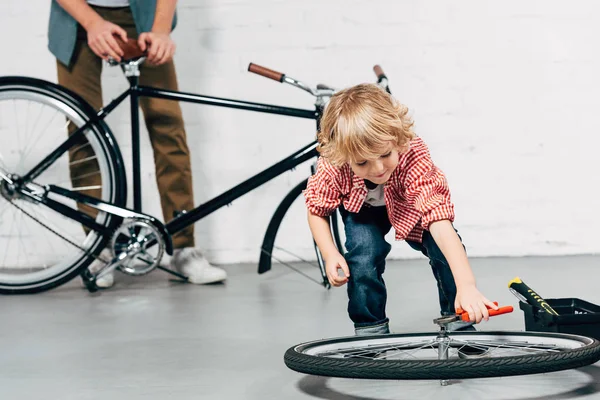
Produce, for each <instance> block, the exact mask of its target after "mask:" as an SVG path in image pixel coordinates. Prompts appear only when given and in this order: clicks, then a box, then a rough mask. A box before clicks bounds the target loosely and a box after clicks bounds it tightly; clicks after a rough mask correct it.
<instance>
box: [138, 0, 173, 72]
mask: <svg viewBox="0 0 600 400" xmlns="http://www.w3.org/2000/svg"><path fill="white" fill-rule="evenodd" d="M176 4H177V0H158V1H157V2H156V11H155V15H154V23H153V24H152V30H151V31H150V32H143V33H141V34H140V37H139V38H138V45H139V46H140V48H141V49H142V50H144V51H145V50H146V49H147V50H148V61H149V62H150V63H151V64H154V65H161V64H164V63H166V62H168V61H169V60H171V59H172V58H173V55H174V54H175V42H173V40H172V39H171V26H172V24H173V17H174V16H175V6H176Z"/></svg>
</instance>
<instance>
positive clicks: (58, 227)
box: [0, 77, 126, 293]
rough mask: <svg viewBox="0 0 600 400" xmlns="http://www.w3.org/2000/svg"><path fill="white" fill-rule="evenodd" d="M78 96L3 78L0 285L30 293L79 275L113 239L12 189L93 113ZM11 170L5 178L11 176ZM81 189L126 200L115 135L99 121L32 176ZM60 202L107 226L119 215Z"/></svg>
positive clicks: (37, 182) (2, 289) (40, 182)
mask: <svg viewBox="0 0 600 400" xmlns="http://www.w3.org/2000/svg"><path fill="white" fill-rule="evenodd" d="M94 114H95V112H94V110H93V109H92V108H91V107H90V106H89V105H88V104H87V103H85V102H84V101H83V100H82V99H81V98H79V97H78V96H76V95H75V94H73V93H71V92H69V91H67V90H66V89H64V88H62V87H60V86H58V85H55V84H53V83H50V82H46V81H42V80H38V79H32V78H25V77H3V78H0V138H1V139H0V141H1V143H2V146H1V147H0V293H33V292H39V291H43V290H47V289H50V288H53V287H55V286H58V285H60V284H62V283H64V282H66V281H68V280H70V279H72V278H73V277H74V276H76V275H77V274H78V273H79V272H80V271H81V270H82V269H83V268H85V267H87V266H88V265H89V264H90V263H91V261H92V260H93V256H92V255H93V254H97V253H98V252H100V250H101V248H102V247H103V246H104V245H105V243H106V241H107V240H108V238H107V237H104V235H101V234H98V233H96V232H95V231H92V230H90V229H87V228H86V229H84V228H83V227H82V225H81V224H80V223H79V222H76V221H74V220H72V219H70V218H68V217H66V216H64V215H63V214H61V213H59V212H57V211H54V210H53V209H51V208H49V207H47V206H46V205H44V204H42V203H40V202H36V201H35V200H32V199H31V198H28V197H27V196H23V195H22V194H19V192H15V191H14V190H12V189H11V186H10V184H9V180H10V179H13V180H14V179H19V178H20V177H23V176H24V175H25V174H26V173H27V172H28V171H30V170H31V169H32V168H33V167H34V166H35V165H37V164H38V163H39V162H40V161H41V160H43V159H44V158H45V157H46V156H48V155H49V154H50V152H51V151H53V150H54V149H56V148H57V147H58V146H59V145H60V144H61V143H63V142H64V141H65V140H66V139H67V137H68V133H69V132H71V133H72V132H73V131H75V130H76V129H77V128H78V127H81V126H82V125H84V124H85V123H86V122H88V121H89V120H90V119H91V118H93V117H94ZM7 177H8V179H7ZM50 184H52V185H55V186H59V187H62V188H65V189H69V190H72V191H77V192H79V193H83V194H86V195H89V196H92V197H95V198H98V199H101V200H103V201H106V202H110V203H113V204H115V205H117V206H123V205H124V204H125V190H126V186H125V176H124V171H123V166H122V159H121V155H120V152H119V150H118V148H116V145H115V143H114V138H113V136H112V134H111V133H110V131H109V130H108V128H107V127H106V125H105V124H104V123H102V122H99V123H94V124H91V125H90V128H89V129H87V130H86V131H85V133H84V135H83V136H82V137H81V139H80V140H78V141H77V143H75V144H73V146H72V147H71V148H69V149H68V151H66V152H65V153H64V154H63V155H62V156H61V157H60V158H59V159H57V160H56V161H55V162H54V163H53V164H52V165H50V166H49V168H47V169H46V170H45V171H44V172H43V173H42V174H41V175H39V176H38V177H36V178H35V179H34V180H33V182H31V184H29V185H31V187H32V188H35V189H32V190H36V191H38V192H39V193H40V195H47V196H48V197H50V196H52V194H49V195H48V194H44V188H45V187H46V185H50ZM52 200H53V201H55V202H60V203H61V205H62V206H65V207H69V208H71V209H73V210H77V209H78V210H79V211H80V212H82V213H85V214H87V215H88V216H90V217H92V218H93V219H94V220H95V222H96V223H97V224H99V225H101V226H102V227H105V228H108V229H111V228H113V227H116V225H117V224H118V222H119V218H117V217H115V216H113V215H109V214H107V213H104V212H97V211H96V210H95V209H92V208H89V207H86V206H83V205H78V204H77V203H76V202H75V201H71V200H70V199H67V198H63V197H59V196H55V197H53V198H52Z"/></svg>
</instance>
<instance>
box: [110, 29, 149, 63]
mask: <svg viewBox="0 0 600 400" xmlns="http://www.w3.org/2000/svg"><path fill="white" fill-rule="evenodd" d="M115 40H116V41H117V43H118V44H119V47H121V50H123V53H124V54H123V56H122V57H121V61H119V63H121V64H125V63H128V62H130V61H136V60H138V59H140V58H142V57H144V56H146V51H143V50H142V49H141V48H140V46H138V44H137V40H136V39H131V38H127V41H126V42H124V41H123V40H122V39H121V38H120V37H118V36H115Z"/></svg>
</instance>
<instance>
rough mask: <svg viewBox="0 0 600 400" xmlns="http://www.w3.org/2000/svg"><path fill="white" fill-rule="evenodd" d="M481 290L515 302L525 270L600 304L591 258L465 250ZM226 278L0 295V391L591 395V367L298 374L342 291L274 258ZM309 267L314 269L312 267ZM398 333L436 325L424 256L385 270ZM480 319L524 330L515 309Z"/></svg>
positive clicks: (126, 280) (596, 369) (540, 284)
mask: <svg viewBox="0 0 600 400" xmlns="http://www.w3.org/2000/svg"><path fill="white" fill-rule="evenodd" d="M471 263H472V266H473V268H474V270H475V273H476V276H477V278H478V285H479V287H480V289H481V290H482V291H483V292H484V294H486V295H487V296H488V297H489V298H490V299H493V300H497V301H499V302H500V303H501V304H504V305H508V304H511V305H514V306H517V301H516V299H515V298H514V297H513V296H512V295H511V294H510V292H509V291H508V289H507V282H508V281H509V280H510V279H512V278H513V277H515V276H517V275H518V276H520V277H521V278H522V279H523V280H524V281H525V282H527V283H529V284H530V285H531V286H532V287H534V288H535V289H536V290H537V291H538V292H539V293H540V294H541V295H542V296H545V297H547V298H556V297H579V298H581V299H584V300H587V301H590V302H592V303H595V304H600V291H599V290H598V279H597V278H598V276H599V272H598V268H599V266H600V256H595V257H594V256H577V257H553V258H541V257H540V258H538V257H532V258H491V259H472V260H471ZM225 269H226V270H227V272H228V273H229V280H228V281H227V283H226V284H217V285H208V286H194V285H191V284H182V283H178V282H175V281H171V280H169V279H168V277H167V276H166V274H165V273H163V272H160V271H155V272H153V273H151V274H150V275H148V276H145V277H139V278H133V277H127V276H124V275H122V274H119V275H118V276H117V278H118V282H117V284H116V286H115V287H114V288H113V289H111V290H108V291H103V292H101V293H99V294H95V295H90V294H88V293H87V292H86V291H84V290H83V289H81V288H80V286H79V282H75V281H74V282H72V283H70V284H68V285H65V286H63V287H61V288H59V289H55V290H53V291H50V292H47V293H43V294H38V295H31V296H4V297H2V298H1V299H0V315H1V316H2V322H3V324H2V325H3V326H2V329H1V330H0V399H2V400H4V399H7V400H8V399H10V400H12V399H40V398H48V399H60V400H69V399H77V400H85V399H113V400H119V399H127V400H134V399H144V400H153V399H219V400H227V399H329V400H370V399H373V400H379V399H426V398H436V399H437V398H439V399H479V398H481V399H527V400H533V399H552V400H558V399H600V364H596V365H593V366H589V367H585V368H581V369H578V370H569V371H563V372H555V373H550V374H541V375H531V376H522V377H509V378H494V379H474V380H464V381H460V382H452V384H451V385H450V386H447V387H441V386H440V385H439V382H437V381H375V380H366V381H365V380H350V379H338V378H324V377H314V376H305V375H302V374H299V373H296V372H294V371H291V370H289V369H288V368H287V367H286V366H285V365H284V363H283V354H284V352H285V350H286V349H287V348H289V347H291V346H292V345H294V344H297V343H301V342H304V341H309V340H313V339H319V338H327V337H334V336H345V335H351V334H352V333H353V330H352V326H351V324H350V322H349V320H348V318H347V315H346V311H345V302H346V293H345V290H344V289H332V290H329V291H328V290H325V289H324V288H322V287H320V286H318V285H317V284H315V283H313V282H311V281H309V280H308V279H306V278H304V277H302V276H301V275H299V274H297V273H295V272H292V271H290V270H289V269H287V268H285V267H283V266H275V268H274V270H273V271H271V272H269V273H267V274H264V275H257V274H256V272H255V271H256V267H255V266H254V265H231V266H225ZM307 271H309V272H311V273H313V274H315V277H316V276H317V275H316V272H315V271H312V270H307ZM385 277H386V282H387V284H388V288H389V292H390V298H389V301H388V315H389V316H390V318H391V326H392V329H393V331H395V332H407V331H431V330H432V329H434V326H433V325H432V324H431V320H432V318H434V317H435V316H436V312H437V305H436V301H437V300H436V298H437V296H436V291H435V283H434V280H433V277H432V275H431V272H430V270H429V267H428V265H427V263H426V261H425V260H412V261H393V262H390V263H389V264H388V269H387V272H386V275H385ZM480 329H481V330H499V329H503V330H523V329H524V324H523V313H522V312H521V310H519V309H518V307H517V309H516V310H515V312H514V313H513V314H509V315H505V316H498V317H494V318H492V320H490V321H489V322H488V323H485V324H482V325H481V326H480Z"/></svg>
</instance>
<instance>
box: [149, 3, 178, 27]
mask: <svg viewBox="0 0 600 400" xmlns="http://www.w3.org/2000/svg"><path fill="white" fill-rule="evenodd" d="M176 5H177V0H158V1H157V2H156V14H155V16H154V24H152V32H156V33H166V34H170V33H171V27H172V26H173V17H174V16H175V6H176Z"/></svg>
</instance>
